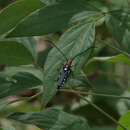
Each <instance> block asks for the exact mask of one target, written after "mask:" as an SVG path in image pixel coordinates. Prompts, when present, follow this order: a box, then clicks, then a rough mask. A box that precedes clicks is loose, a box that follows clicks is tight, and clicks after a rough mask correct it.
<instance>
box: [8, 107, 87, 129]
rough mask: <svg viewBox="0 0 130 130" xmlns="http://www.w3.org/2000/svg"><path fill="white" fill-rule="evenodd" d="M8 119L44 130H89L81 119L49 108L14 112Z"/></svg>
mask: <svg viewBox="0 0 130 130" xmlns="http://www.w3.org/2000/svg"><path fill="white" fill-rule="evenodd" d="M8 118H10V119H14V120H17V121H20V122H22V123H26V124H33V125H36V126H37V127H39V128H41V129H44V130H79V129H81V130H89V127H88V125H87V123H86V121H84V120H83V119H82V118H80V117H76V116H73V115H70V114H68V113H65V112H63V111H61V110H59V109H56V108H50V109H48V110H46V111H45V112H29V113H27V112H16V113H14V114H11V115H10V116H9V117H8Z"/></svg>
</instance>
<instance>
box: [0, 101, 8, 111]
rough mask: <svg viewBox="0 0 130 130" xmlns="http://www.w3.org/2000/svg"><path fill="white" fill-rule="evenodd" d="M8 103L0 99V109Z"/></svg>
mask: <svg viewBox="0 0 130 130" xmlns="http://www.w3.org/2000/svg"><path fill="white" fill-rule="evenodd" d="M7 105H8V101H4V100H0V111H2V109H4V108H5V107H6V106H7Z"/></svg>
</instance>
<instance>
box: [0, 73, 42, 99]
mask: <svg viewBox="0 0 130 130" xmlns="http://www.w3.org/2000/svg"><path fill="white" fill-rule="evenodd" d="M41 84H42V82H41V81H40V80H39V79H38V78H36V77H35V76H33V75H32V74H30V73H22V72H21V73H17V74H14V75H13V76H8V75H5V74H4V73H2V72H1V73H0V92H1V93H0V98H3V97H7V96H10V95H14V94H18V93H20V92H23V91H25V90H28V89H33V88H36V87H38V86H39V85H41Z"/></svg>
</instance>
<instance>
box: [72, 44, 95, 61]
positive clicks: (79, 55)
mask: <svg viewBox="0 0 130 130" xmlns="http://www.w3.org/2000/svg"><path fill="white" fill-rule="evenodd" d="M92 48H96V47H94V46H92V47H89V48H87V49H86V50H85V51H83V52H80V53H78V54H77V55H75V56H74V57H73V58H72V60H71V61H73V60H74V59H75V58H76V57H77V56H80V55H82V54H83V53H85V52H87V51H88V50H90V49H92Z"/></svg>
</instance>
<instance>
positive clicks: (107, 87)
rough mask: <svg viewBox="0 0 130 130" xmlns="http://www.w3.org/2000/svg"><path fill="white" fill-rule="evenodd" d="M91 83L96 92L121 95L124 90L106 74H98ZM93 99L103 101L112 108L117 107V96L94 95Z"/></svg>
mask: <svg viewBox="0 0 130 130" xmlns="http://www.w3.org/2000/svg"><path fill="white" fill-rule="evenodd" d="M92 84H93V86H94V88H95V93H97V94H103V95H114V96H121V94H123V92H124V89H123V88H122V87H121V86H120V85H119V84H118V83H117V82H116V81H115V79H114V78H113V79H112V77H111V78H110V79H109V78H108V77H107V76H98V77H97V78H96V79H95V80H94V81H93V82H92ZM93 99H94V101H95V102H105V103H107V104H108V105H110V106H112V107H114V109H115V108H116V109H118V107H117V103H118V101H119V100H120V99H119V98H118V99H116V98H111V97H97V96H94V97H93ZM112 99H113V100H112ZM114 99H115V100H114Z"/></svg>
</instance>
